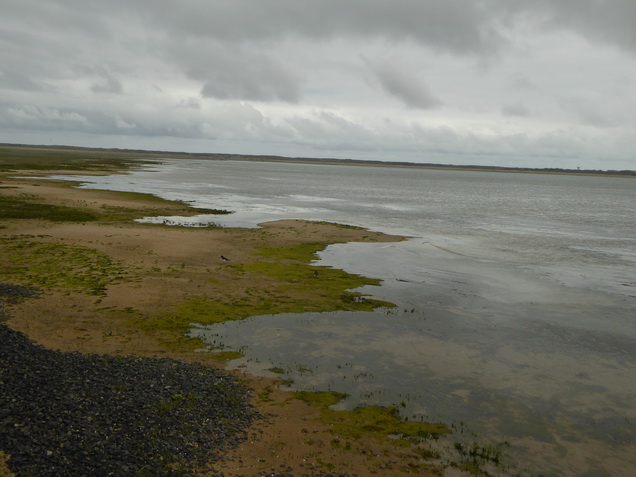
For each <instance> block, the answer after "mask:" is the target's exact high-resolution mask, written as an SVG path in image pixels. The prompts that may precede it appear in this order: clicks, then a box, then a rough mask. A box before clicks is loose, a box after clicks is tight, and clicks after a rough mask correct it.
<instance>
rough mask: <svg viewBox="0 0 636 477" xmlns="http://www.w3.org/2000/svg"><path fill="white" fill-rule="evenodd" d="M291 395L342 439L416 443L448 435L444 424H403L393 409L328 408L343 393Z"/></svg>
mask: <svg viewBox="0 0 636 477" xmlns="http://www.w3.org/2000/svg"><path fill="white" fill-rule="evenodd" d="M294 396H295V397H297V398H298V399H301V400H302V401H305V402H307V403H309V404H312V405H315V406H318V407H319V408H320V411H321V415H320V421H321V422H322V423H324V424H327V425H330V426H331V432H333V433H334V434H336V435H337V436H339V437H341V438H342V437H344V438H349V439H360V438H362V437H372V438H374V439H376V440H379V441H388V440H389V439H390V438H392V437H393V438H395V437H399V438H400V439H402V440H409V441H412V442H418V441H421V440H423V439H437V438H439V437H441V436H443V435H446V434H449V433H450V430H449V429H448V428H447V427H446V426H445V425H444V424H435V423H433V424H431V423H426V422H410V421H404V420H402V419H401V418H400V415H399V413H398V411H397V409H395V408H394V407H379V406H365V407H359V408H356V409H354V410H352V411H334V410H332V409H330V407H331V406H333V405H334V404H336V403H338V402H339V401H341V400H342V399H344V398H345V397H346V396H347V395H346V394H342V393H334V392H326V393H312V392H307V391H301V392H296V393H294Z"/></svg>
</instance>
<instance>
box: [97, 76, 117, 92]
mask: <svg viewBox="0 0 636 477" xmlns="http://www.w3.org/2000/svg"><path fill="white" fill-rule="evenodd" d="M91 89H92V91H93V92H95V93H112V94H121V93H122V92H123V91H124V88H123V87H122V84H121V82H120V81H119V80H118V79H117V78H115V77H113V76H110V75H109V76H106V77H104V78H101V79H100V80H99V81H98V82H96V83H95V84H93V86H92V88H91Z"/></svg>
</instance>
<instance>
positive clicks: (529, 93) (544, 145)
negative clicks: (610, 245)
mask: <svg viewBox="0 0 636 477" xmlns="http://www.w3.org/2000/svg"><path fill="white" fill-rule="evenodd" d="M0 142H11V143H31V144H66V145H81V146H96V147H118V148H140V149H153V150H173V151H191V152H228V153H245V154H275V155H284V156H306V157H336V158H353V159H372V160H389V161H414V162H435V163H444V164H484V165H502V166H523V167H525V166H530V167H562V168H576V167H581V168H591V169H636V0H81V1H78V0H0Z"/></svg>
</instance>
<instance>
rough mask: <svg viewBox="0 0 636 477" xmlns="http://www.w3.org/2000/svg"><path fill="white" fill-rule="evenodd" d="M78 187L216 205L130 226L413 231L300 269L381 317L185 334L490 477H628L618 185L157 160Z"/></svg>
mask: <svg viewBox="0 0 636 477" xmlns="http://www.w3.org/2000/svg"><path fill="white" fill-rule="evenodd" d="M55 178H58V179H60V178H67V179H69V180H75V181H77V180H78V177H77V176H72V177H67V176H55ZM79 180H80V181H81V185H80V187H83V188H91V189H109V190H119V191H134V192H145V193H150V194H154V195H157V196H159V197H163V198H166V199H172V200H182V201H185V202H187V203H190V204H192V205H193V206H194V207H201V208H215V209H225V210H228V211H231V212H232V213H231V214H229V215H205V214H201V215H198V216H195V217H187V218H186V217H145V218H142V217H140V219H139V220H140V221H141V222H150V223H165V224H173V225H180V226H192V227H198V226H206V225H209V224H216V225H219V226H222V227H248V228H256V227H258V226H259V225H258V224H261V223H263V222H267V221H273V220H279V219H305V220H317V221H330V222H337V223H342V224H348V225H355V226H361V227H365V228H368V229H371V230H374V231H380V232H385V233H389V234H398V235H404V236H407V237H409V238H408V239H407V240H405V241H403V242H396V243H381V244H378V243H373V244H372V243H349V244H338V245H330V246H328V247H327V248H326V249H325V250H324V251H322V252H320V253H319V254H318V257H317V259H316V261H315V262H314V263H315V264H316V265H321V266H328V267H336V268H339V269H343V270H346V271H347V272H351V273H357V274H362V275H364V276H368V277H373V278H379V279H381V280H382V283H381V285H380V286H366V287H363V288H361V289H359V291H360V292H362V293H364V294H366V295H369V296H371V297H373V298H377V299H381V300H386V301H388V302H391V303H393V304H395V305H396V306H395V307H394V308H382V309H378V310H376V311H374V312H334V313H304V314H278V315H267V316H257V317H252V318H249V319H246V320H244V321H240V322H229V323H222V324H218V325H213V326H201V325H196V324H193V326H192V329H191V330H190V334H191V335H192V336H197V337H200V338H201V339H202V340H203V341H204V342H206V343H208V344H209V345H210V347H211V348H213V347H221V348H223V349H226V350H238V351H240V352H241V353H243V355H244V357H243V358H241V359H239V360H236V361H234V362H231V363H230V367H233V368H239V367H240V368H241V369H244V370H246V371H247V372H251V373H254V374H259V375H272V376H274V375H277V376H280V375H278V374H273V373H272V371H271V370H272V369H277V370H278V371H280V370H283V371H284V374H283V375H282V377H283V378H285V379H286V380H287V381H288V382H291V383H292V384H290V385H289V386H290V388H291V389H305V390H313V391H337V392H342V393H347V394H348V396H349V397H348V398H347V399H345V400H344V401H342V402H340V403H339V404H338V405H337V406H338V408H340V409H352V408H355V407H357V406H361V405H379V406H394V407H395V408H397V409H398V411H399V412H400V414H401V416H402V417H403V418H405V419H409V420H423V421H428V422H442V423H445V424H446V425H447V426H449V428H450V429H452V430H453V434H451V435H450V436H449V437H448V438H446V439H442V441H444V442H439V443H436V444H435V445H436V446H438V448H439V449H440V456H442V457H441V458H448V459H455V460H456V459H457V455H455V456H454V457H453V456H452V455H451V454H452V453H453V452H455V453H462V452H463V454H464V457H465V458H466V459H468V460H470V459H471V458H472V459H473V460H480V459H481V461H480V462H477V464H479V465H481V466H482V468H483V469H484V470H488V471H489V472H490V473H491V474H492V475H517V474H518V475H554V476H557V475H559V476H561V475H565V476H570V475H572V476H626V477H627V476H633V475H636V181H635V180H634V179H631V178H625V177H608V176H589V175H559V174H531V173H514V172H485V171H477V170H441V169H417V168H405V167H386V166H378V167H375V166H355V165H344V164H343V165H333V164H319V163H309V164H307V163H292V162H267V161H262V162H261V161H231V160H199V159H165V160H161V161H159V162H158V163H157V164H152V165H147V166H145V167H143V168H141V169H139V170H134V171H131V172H128V173H126V174H117V175H110V176H90V177H82V178H79ZM467 449H473V450H477V452H473V456H472V457H471V456H470V453H467V452H466V450H467ZM480 456H481V457H480ZM492 456H496V458H493V457H492Z"/></svg>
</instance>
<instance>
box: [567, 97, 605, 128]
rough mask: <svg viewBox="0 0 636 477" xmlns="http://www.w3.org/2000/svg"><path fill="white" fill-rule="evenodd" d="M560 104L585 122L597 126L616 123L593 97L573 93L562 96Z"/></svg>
mask: <svg viewBox="0 0 636 477" xmlns="http://www.w3.org/2000/svg"><path fill="white" fill-rule="evenodd" d="M559 104H560V106H561V108H562V109H563V110H564V111H566V112H568V113H570V114H573V115H574V116H575V117H576V118H577V119H578V120H579V121H581V122H582V123H584V124H588V125H591V126H596V127H611V126H614V125H615V124H614V122H613V121H611V120H610V119H609V118H608V116H607V115H606V114H604V111H603V109H604V108H600V107H599V106H598V104H596V102H595V101H594V100H593V99H591V98H587V97H582V96H580V95H579V96H575V95H571V96H568V97H565V98H562V99H561V100H560V101H559Z"/></svg>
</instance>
